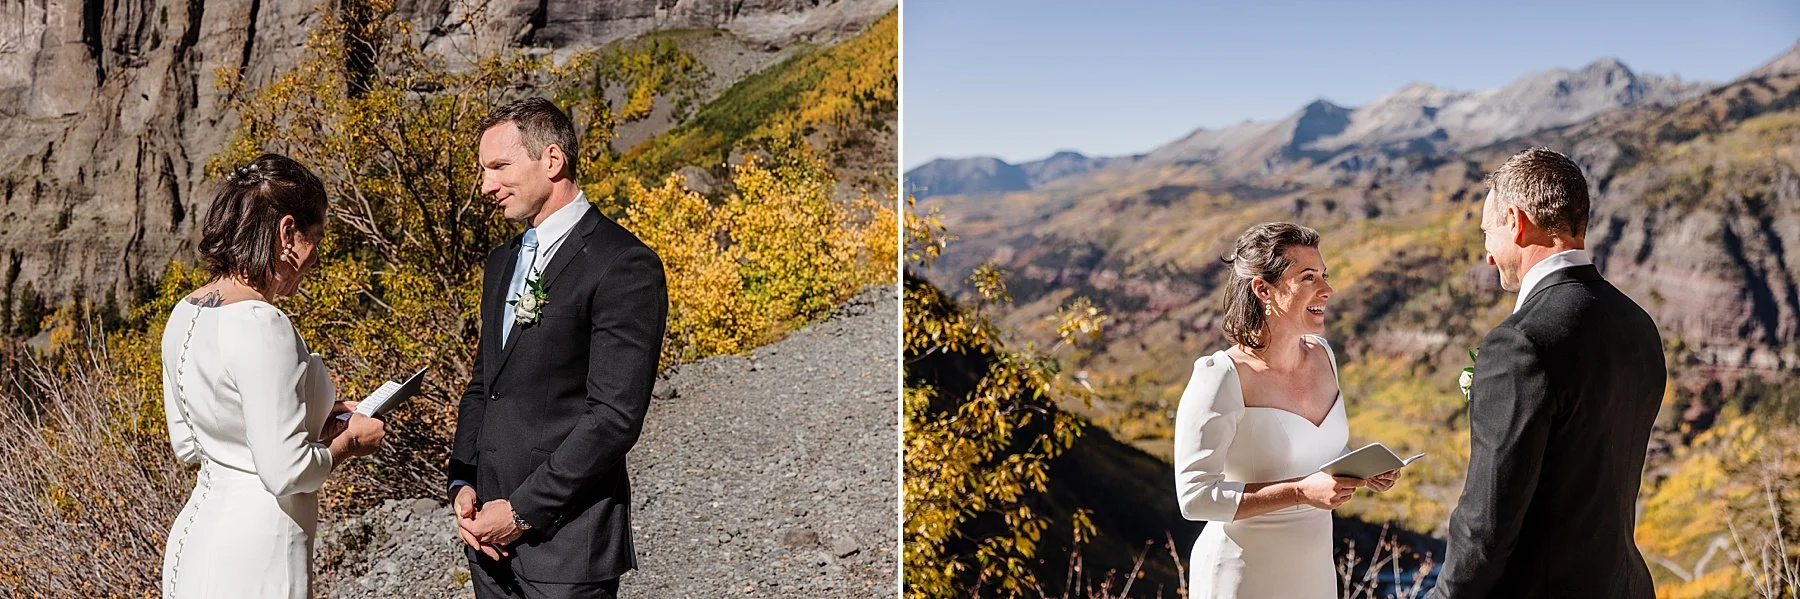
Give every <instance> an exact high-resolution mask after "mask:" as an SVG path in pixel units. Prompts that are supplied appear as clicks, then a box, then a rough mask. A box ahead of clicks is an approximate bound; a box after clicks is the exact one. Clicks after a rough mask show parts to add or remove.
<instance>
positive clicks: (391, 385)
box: [356, 381, 400, 417]
mask: <svg viewBox="0 0 1800 599" xmlns="http://www.w3.org/2000/svg"><path fill="white" fill-rule="evenodd" d="M399 390H400V383H396V382H394V381H388V382H385V383H382V384H381V386H380V387H377V388H376V389H375V392H374V393H370V394H369V396H368V397H364V398H363V400H362V402H361V403H358V404H356V413H358V414H362V415H364V416H371V417H372V416H374V415H375V412H376V411H378V410H380V409H381V407H382V406H385V405H387V402H388V400H390V399H393V398H394V392H395V391H399Z"/></svg>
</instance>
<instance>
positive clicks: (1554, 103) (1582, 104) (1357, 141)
mask: <svg viewBox="0 0 1800 599" xmlns="http://www.w3.org/2000/svg"><path fill="white" fill-rule="evenodd" d="M1712 87H1714V85H1713V84H1706V83H1695V82H1687V81H1682V80H1681V79H1679V78H1676V77H1670V76H1660V75H1640V74H1638V73H1636V72H1633V71H1632V70H1631V68H1630V67H1627V66H1626V65H1625V64H1624V63H1623V62H1620V61H1619V60H1618V59H1616V58H1603V59H1600V60H1597V61H1594V62H1593V63H1592V64H1589V65H1587V66H1586V67H1583V68H1581V69H1580V70H1568V69H1554V70H1548V71H1540V72H1536V73H1531V74H1528V75H1526V76H1524V77H1521V78H1519V79H1518V80H1516V81H1513V82H1512V83H1510V84H1508V85H1506V86H1504V87H1500V88H1497V89H1489V90H1482V91H1463V90H1455V89H1446V88H1441V87H1436V86H1433V85H1430V84H1426V83H1414V84H1411V85H1408V86H1406V87H1403V88H1401V89H1400V90H1398V91H1395V92H1393V93H1391V94H1388V95H1386V96H1383V97H1381V98H1378V99H1376V100H1374V101H1372V102H1370V103H1368V104H1366V105H1363V106H1360V107H1356V108H1347V107H1344V106H1340V105H1337V104H1334V103H1332V102H1331V101H1329V100H1324V99H1320V100H1316V101H1314V102H1312V103H1310V104H1307V105H1306V106H1304V107H1302V108H1301V109H1299V110H1298V111H1295V112H1294V113H1293V114H1291V115H1288V116H1287V117H1286V118H1283V119H1280V120H1275V121H1264V122H1244V123H1240V124H1237V125H1232V126H1229V127H1223V128H1218V129H1205V128H1202V129H1196V130H1194V131H1192V132H1190V133H1188V134H1186V135H1184V136H1182V137H1181V138H1179V139H1176V140H1174V141H1171V142H1169V143H1167V144H1164V145H1162V146H1159V147H1157V148H1154V149H1151V150H1150V151H1148V152H1147V153H1144V154H1142V155H1137V156H1126V157H1111V158H1108V157H1099V158H1090V157H1087V156H1083V155H1081V154H1079V153H1076V152H1071V151H1064V152H1058V153H1056V154H1055V155H1052V156H1050V157H1048V158H1045V159H1042V160H1037V161H1032V162H1026V163H1022V164H1019V165H1010V164H1007V163H1006V162H1004V161H1001V160H999V159H997V158H991V157H976V158H965V159H940V160H934V161H932V162H930V163H927V164H924V165H921V166H919V167H917V168H914V169H912V170H911V171H908V172H907V174H906V179H907V182H908V184H909V189H910V190H911V191H912V192H913V193H914V194H915V196H917V197H928V196H934V195H958V194H971V193H995V192H1005V191H1021V190H1026V189H1033V188H1036V187H1040V186H1043V185H1045V184H1048V183H1051V182H1054V181H1057V180H1060V179H1065V178H1068V177H1072V176H1076V175H1081V174H1084V173H1087V172H1089V171H1092V170H1095V169H1100V168H1106V167H1112V166H1124V165H1133V164H1140V163H1142V164H1144V165H1177V166H1180V165H1203V166H1207V167H1209V168H1213V169H1215V170H1217V171H1218V172H1220V173H1222V174H1226V175H1231V176H1254V175H1263V174H1270V173H1277V172H1281V171H1284V170H1287V169H1290V168H1293V167H1296V166H1310V167H1330V168H1333V169H1337V170H1339V171H1355V170H1362V169H1367V168H1371V167H1373V166H1375V165H1378V164H1383V163H1385V162H1387V161H1389V160H1391V159H1395V158H1403V157H1409V156H1420V155H1434V154H1443V153H1447V152H1455V151H1462V150H1469V149H1473V148H1477V147H1480V146H1484V145H1487V144H1491V143H1494V142H1497V141H1501V140H1505V139H1511V138H1515V137H1518V136H1521V135H1525V134H1528V133H1532V132H1535V131H1541V130H1544V129H1548V128H1552V127H1560V126H1564V125H1569V124H1572V123H1576V122H1580V121H1583V120H1587V119H1589V118H1592V117H1594V116H1596V115H1599V114H1602V113H1605V112H1609V111H1613V110H1617V109H1620V108H1627V107H1633V106H1667V105H1671V104H1673V103H1676V102H1680V101H1682V100H1685V99H1688V98H1692V97H1694V96H1696V95H1698V94H1700V93H1701V92H1704V91H1705V90H1707V89H1710V88H1712Z"/></svg>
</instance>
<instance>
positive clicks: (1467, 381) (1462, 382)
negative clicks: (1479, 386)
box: [1456, 349, 1480, 401]
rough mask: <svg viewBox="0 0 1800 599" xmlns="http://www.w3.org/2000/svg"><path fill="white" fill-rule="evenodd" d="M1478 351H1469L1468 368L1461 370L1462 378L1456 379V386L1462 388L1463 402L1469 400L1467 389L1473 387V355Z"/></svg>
mask: <svg viewBox="0 0 1800 599" xmlns="http://www.w3.org/2000/svg"><path fill="white" fill-rule="evenodd" d="M1478 352H1480V350H1474V349H1471V350H1469V362H1470V364H1469V367H1468V368H1464V369H1462V376H1459V377H1456V386H1458V387H1462V393H1463V401H1468V400H1469V388H1470V387H1474V386H1475V364H1474V362H1475V354H1476V353H1478Z"/></svg>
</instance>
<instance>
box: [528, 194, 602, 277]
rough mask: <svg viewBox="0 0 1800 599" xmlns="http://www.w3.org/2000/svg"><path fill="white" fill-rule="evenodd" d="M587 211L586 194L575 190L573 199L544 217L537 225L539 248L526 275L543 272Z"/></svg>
mask: <svg viewBox="0 0 1800 599" xmlns="http://www.w3.org/2000/svg"><path fill="white" fill-rule="evenodd" d="M587 211H588V202H587V196H586V195H585V194H582V193H581V192H575V200H574V201H572V202H569V203H568V205H566V206H563V207H561V208H558V209H556V212H552V213H550V216H548V217H546V218H544V222H543V223H542V224H539V225H538V226H537V236H538V248H539V250H538V253H537V259H536V260H533V261H532V262H531V269H530V270H527V271H525V272H526V273H528V274H527V275H526V276H527V277H530V276H536V275H538V274H539V273H542V272H544V267H546V266H549V265H550V258H552V257H554V256H555V255H556V249H557V248H559V247H562V242H563V240H564V239H567V238H568V237H569V232H570V231H573V230H575V225H576V224H577V223H580V222H581V215H583V214H586V213H587ZM519 251H521V252H523V251H525V248H519Z"/></svg>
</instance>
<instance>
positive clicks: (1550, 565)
mask: <svg viewBox="0 0 1800 599" xmlns="http://www.w3.org/2000/svg"><path fill="white" fill-rule="evenodd" d="M1587 190H1588V187H1587V181H1586V180H1585V179H1583V178H1582V176H1581V168H1580V167H1578V166H1576V165H1575V163H1574V162H1572V161H1570V160H1569V159H1568V158H1567V157H1564V156H1563V155H1561V154H1558V153H1556V152H1552V151H1550V150H1546V149H1543V148H1532V149H1529V150H1526V151H1524V152H1520V153H1519V154H1518V155H1515V156H1513V157H1512V158H1511V159H1510V160H1507V161H1506V164H1503V165H1501V166H1500V169H1499V170H1497V171H1494V173H1493V174H1491V175H1489V176H1488V195H1487V200H1486V202H1485V203H1483V205H1482V215H1481V231H1482V233H1483V234H1485V235H1486V237H1487V253H1488V258H1487V260H1488V263H1489V264H1493V265H1494V266H1496V267H1498V268H1499V269H1500V286H1501V287H1503V288H1505V289H1506V290H1507V291H1516V292H1518V293H1519V298H1518V301H1517V303H1516V304H1515V305H1514V308H1513V315H1512V317H1510V318H1507V319H1506V320H1505V321H1504V322H1501V323H1500V326H1499V327H1497V328H1495V329H1494V330H1493V331H1492V332H1489V333H1488V335H1487V337H1486V338H1484V339H1482V340H1481V352H1480V355H1479V356H1478V359H1477V361H1476V366H1475V384H1474V387H1473V388H1472V389H1471V390H1470V392H1469V437H1470V455H1469V476H1468V482H1467V483H1466V484H1465V485H1464V487H1463V494H1462V502H1461V503H1460V504H1459V505H1457V507H1456V511H1455V512H1454V513H1452V514H1451V515H1450V530H1449V533H1450V542H1449V556H1448V558H1447V559H1446V560H1445V562H1444V568H1443V570H1442V571H1441V572H1440V573H1439V574H1438V581H1437V587H1436V588H1435V589H1433V591H1432V593H1431V596H1432V597H1434V598H1453V599H1460V598H1463V597H1551V596H1554V597H1631V598H1649V597H1651V596H1653V595H1654V594H1655V591H1654V589H1652V588H1651V584H1650V570H1649V569H1648V568H1647V567H1645V565H1644V558H1643V556H1642V555H1640V554H1639V553H1638V550H1637V545H1636V544H1635V543H1634V542H1633V541H1632V529H1633V525H1634V520H1635V519H1636V504H1637V493H1638V486H1639V482H1640V478H1641V476H1642V474H1643V469H1644V448H1645V446H1646V444H1647V443H1648V441H1649V438H1650V425H1651V421H1652V420H1654V419H1655V418H1656V411H1657V408H1658V406H1659V405H1660V403H1661V401H1662V394H1663V383H1664V379H1665V378H1666V372H1667V371H1666V370H1665V367H1664V365H1663V355H1662V339H1661V337H1660V336H1659V335H1658V333H1657V331H1656V323H1654V322H1651V320H1650V316H1649V315H1648V314H1646V313H1644V310H1643V309H1641V308H1639V307H1638V305H1637V304H1636V303H1633V302H1632V301H1631V298H1629V297H1626V296H1625V294H1623V293H1620V292H1619V290H1618V289H1616V288H1614V287H1613V286H1612V285H1611V284H1610V283H1607V282H1606V280H1605V279H1603V278H1601V277H1600V271H1598V270H1596V269H1595V268H1594V265H1593V260H1592V258H1591V257H1590V256H1589V255H1588V253H1587V250H1585V249H1583V247H1584V246H1583V236H1584V235H1585V233H1586V231H1587V220H1588V194H1587Z"/></svg>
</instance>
